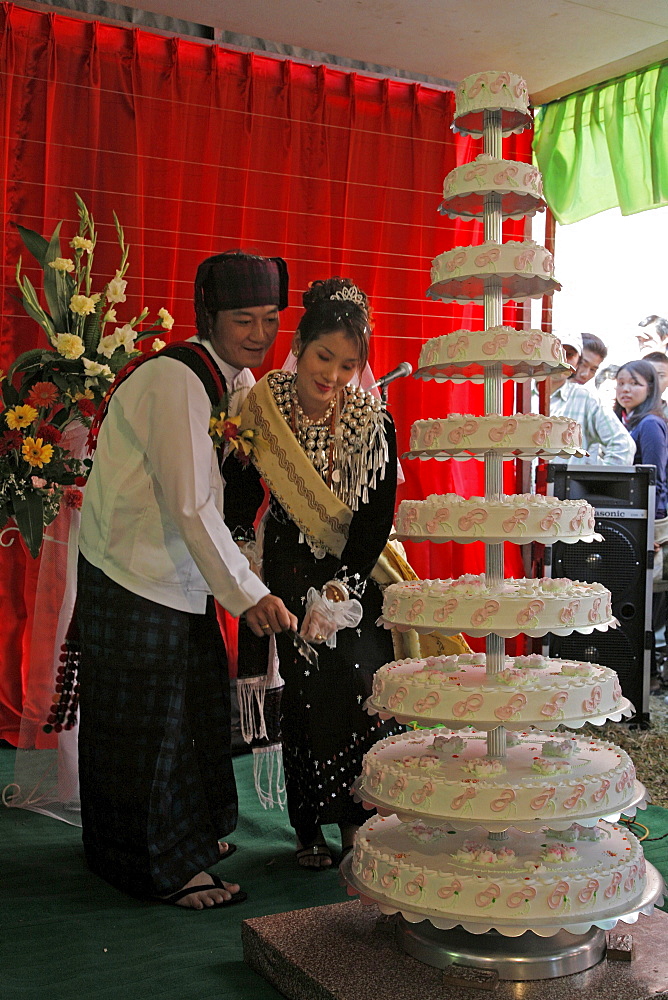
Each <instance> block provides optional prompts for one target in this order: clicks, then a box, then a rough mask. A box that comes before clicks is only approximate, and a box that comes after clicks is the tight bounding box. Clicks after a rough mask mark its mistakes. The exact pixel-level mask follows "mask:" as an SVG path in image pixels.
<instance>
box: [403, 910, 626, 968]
mask: <svg viewBox="0 0 668 1000" xmlns="http://www.w3.org/2000/svg"><path fill="white" fill-rule="evenodd" d="M396 940H397V943H398V944H399V945H400V947H402V948H403V950H404V951H405V952H406V954H408V955H411V956H412V957H413V958H417V960H418V961H419V962H424V963H425V965H433V966H434V967H435V968H437V969H447V968H448V966H450V965H452V964H453V963H456V964H458V965H469V966H473V967H474V968H476V969H488V970H490V971H494V972H496V973H497V975H498V977H499V979H512V980H521V981H532V980H534V979H554V978H556V977H557V976H570V975H573V974H574V973H576V972H584V971H585V969H590V968H591V967H592V966H593V965H598V963H599V962H600V961H601V960H602V958H603V956H604V955H605V943H606V939H605V932H604V931H602V930H600V928H597V927H592V929H591V930H590V931H589V932H588V933H587V934H569V933H568V931H560V932H559V933H558V934H555V935H553V937H549V938H543V937H538V935H536V934H533V933H532V932H531V931H527V932H526V934H522V935H521V936H520V937H514V938H508V937H504V936H503V935H502V934H499V933H498V932H497V931H494V930H492V931H488V932H487V933H486V934H469V933H468V931H465V930H464V929H463V928H462V927H453V928H452V930H449V931H442V930H438V928H436V927H434V925H433V924H432V923H430V922H429V920H424V921H423V922H422V923H420V924H409V923H408V921H407V920H404V918H403V917H401V916H400V917H398V920H397V928H396Z"/></svg>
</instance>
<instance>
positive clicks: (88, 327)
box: [82, 296, 105, 357]
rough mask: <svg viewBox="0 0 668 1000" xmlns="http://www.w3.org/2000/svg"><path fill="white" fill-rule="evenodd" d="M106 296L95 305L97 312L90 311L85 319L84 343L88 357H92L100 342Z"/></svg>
mask: <svg viewBox="0 0 668 1000" xmlns="http://www.w3.org/2000/svg"><path fill="white" fill-rule="evenodd" d="M104 307H105V304H104V296H103V297H102V298H101V299H100V301H99V302H98V303H97V305H96V306H95V312H92V313H89V315H88V316H86V318H85V320H84V327H83V337H82V340H83V343H84V348H85V353H86V357H90V356H91V354H92V353H93V351H94V350H95V348H96V347H97V345H98V344H99V343H100V319H101V316H102V313H103V311H104Z"/></svg>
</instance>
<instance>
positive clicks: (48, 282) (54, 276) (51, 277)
mask: <svg viewBox="0 0 668 1000" xmlns="http://www.w3.org/2000/svg"><path fill="white" fill-rule="evenodd" d="M61 226H62V222H59V223H58V225H57V226H56V228H55V229H54V231H53V236H52V237H51V240H50V242H49V246H48V248H47V251H46V256H45V258H44V264H43V267H44V296H45V298H46V301H47V305H48V307H49V312H50V313H51V316H52V318H53V323H54V326H55V328H56V333H66V332H67V331H68V330H69V328H70V327H69V312H68V307H69V304H70V299H71V298H72V296H73V295H74V282H73V281H72V278H71V277H70V275H69V274H67V273H66V272H65V271H56V270H55V268H53V267H49V266H48V265H49V261H52V260H55V259H56V257H60V255H61V254H60V227H61Z"/></svg>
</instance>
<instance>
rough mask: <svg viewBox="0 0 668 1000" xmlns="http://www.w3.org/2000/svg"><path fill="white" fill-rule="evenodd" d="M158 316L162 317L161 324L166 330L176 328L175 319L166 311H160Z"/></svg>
mask: <svg viewBox="0 0 668 1000" xmlns="http://www.w3.org/2000/svg"><path fill="white" fill-rule="evenodd" d="M158 316H159V317H160V322H161V323H162V325H163V327H164V328H165V330H171V328H172V327H173V326H174V317H173V316H170V315H169V313H168V312H167V310H166V309H160V310H159V311H158Z"/></svg>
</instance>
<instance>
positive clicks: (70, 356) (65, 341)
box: [56, 295, 86, 361]
mask: <svg viewBox="0 0 668 1000" xmlns="http://www.w3.org/2000/svg"><path fill="white" fill-rule="evenodd" d="M75 298H76V296H75ZM80 298H85V296H83V295H81V296H80ZM85 349H86V348H85V347H84V342H83V340H82V339H81V337H77V335H76V334H75V333H58V334H57V335H56V350H57V351H58V353H59V354H62V356H63V357H64V358H67V360H68V361H76V359H77V358H80V357H81V355H82V354H83V352H84V351H85Z"/></svg>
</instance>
